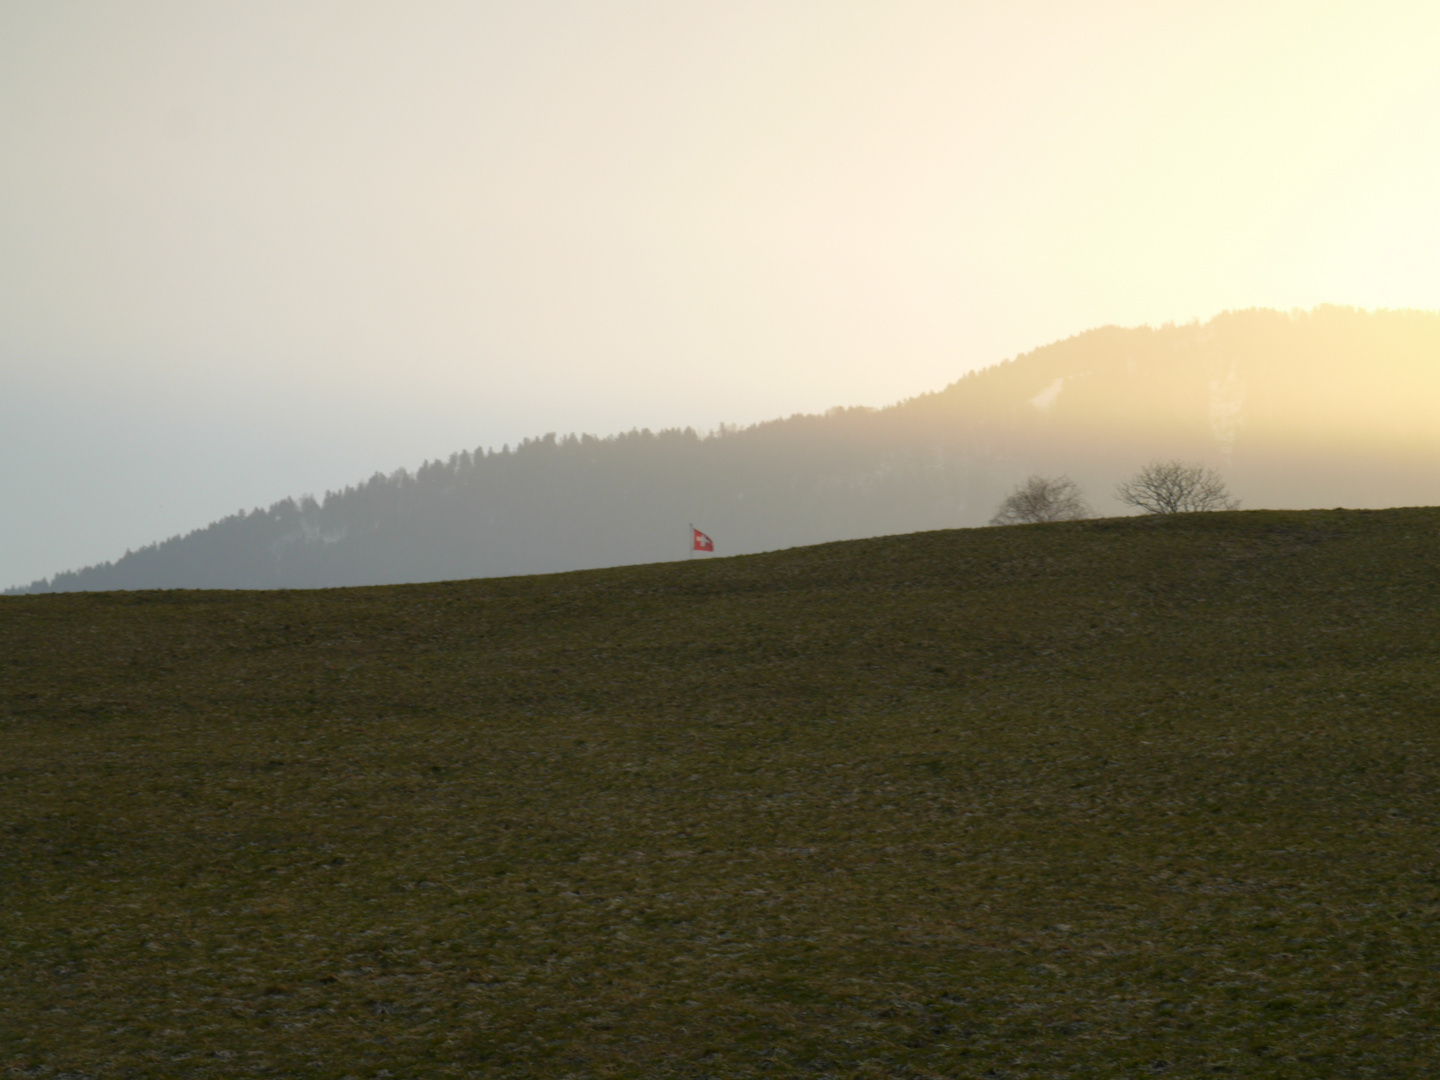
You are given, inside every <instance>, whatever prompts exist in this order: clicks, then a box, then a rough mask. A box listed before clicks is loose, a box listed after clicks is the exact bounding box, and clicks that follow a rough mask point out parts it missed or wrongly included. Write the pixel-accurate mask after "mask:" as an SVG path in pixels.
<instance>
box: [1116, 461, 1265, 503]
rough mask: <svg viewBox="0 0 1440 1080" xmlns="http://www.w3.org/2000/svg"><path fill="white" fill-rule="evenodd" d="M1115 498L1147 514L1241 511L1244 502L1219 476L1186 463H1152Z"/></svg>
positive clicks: (1125, 485)
mask: <svg viewBox="0 0 1440 1080" xmlns="http://www.w3.org/2000/svg"><path fill="white" fill-rule="evenodd" d="M1115 495H1116V496H1117V497H1118V498H1119V500H1120V501H1121V502H1123V503H1128V504H1129V505H1131V506H1138V507H1139V508H1140V509H1141V510H1143V511H1145V513H1147V514H1193V513H1195V512H1196V511H1199V510H1238V509H1240V500H1239V499H1232V498H1231V497H1230V492H1228V491H1226V490H1225V481H1224V480H1222V479H1220V474H1219V473H1217V472H1215V470H1213V469H1207V468H1205V467H1204V466H1203V465H1194V464H1191V463H1189V462H1184V461H1152V462H1151V463H1150V464H1149V465H1146V466H1145V467H1144V468H1143V469H1141V470H1140V471H1139V472H1138V473H1136V474H1135V475H1134V476H1133V477H1131V478H1130V479H1129V480H1126V481H1125V482H1124V483H1123V484H1120V485H1119V486H1117V487H1116V488H1115Z"/></svg>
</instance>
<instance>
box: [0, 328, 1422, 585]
mask: <svg viewBox="0 0 1440 1080" xmlns="http://www.w3.org/2000/svg"><path fill="white" fill-rule="evenodd" d="M1437 392H1440V314H1436V313H1432V312H1417V311H1381V312H1364V311H1357V310H1354V309H1349V308H1338V307H1324V308H1318V309H1316V310H1314V311H1311V312H1296V313H1288V314H1287V313H1281V312H1275V311H1266V310H1251V311H1242V312H1229V313H1226V314H1223V315H1220V316H1217V317H1216V318H1215V319H1213V320H1211V321H1210V322H1208V323H1205V324H1198V323H1196V324H1190V325H1184V326H1164V327H1160V328H1150V327H1139V328H1120V327H1103V328H1100V329H1096V330H1092V331H1088V332H1086V333H1083V334H1080V335H1077V336H1075V337H1072V338H1069V339H1066V340H1064V341H1061V342H1057V343H1054V344H1052V345H1048V346H1045V347H1043V348H1040V349H1037V350H1035V351H1033V352H1030V353H1027V354H1025V355H1022V356H1019V357H1017V358H1015V359H1013V360H1010V361H1007V362H1005V363H1002V364H999V365H996V366H994V367H991V368H987V369H984V370H982V371H978V372H973V373H971V374H968V375H966V376H965V377H963V378H961V379H959V380H958V381H957V382H955V383H953V384H951V385H950V386H948V387H946V388H945V389H943V390H941V391H938V392H936V393H932V394H926V395H922V396H920V397H917V398H913V399H910V400H908V401H904V402H901V403H899V404H897V405H893V406H890V407H888V408H881V409H871V408H864V407H857V408H837V409H833V410H831V411H830V412H828V413H825V414H824V415H802V416H793V417H789V418H787V419H781V420H774V421H769V422H766V423H761V424H756V425H753V426H751V427H746V428H723V429H722V430H720V431H717V432H713V433H710V434H706V435H701V434H698V433H697V432H695V431H693V430H690V429H685V430H667V431H660V432H651V431H631V432H627V433H624V434H620V435H612V436H608V437H604V438H601V437H597V436H593V435H568V436H563V437H561V436H557V435H553V434H552V435H546V436H544V437H542V438H536V439H529V440H526V441H525V442H523V443H521V444H520V445H518V446H516V447H503V448H501V449H500V450H498V451H497V450H487V449H483V448H481V449H477V450H474V451H462V452H459V453H456V454H454V455H452V456H451V457H450V458H449V459H448V460H445V461H432V462H427V463H425V464H423V465H422V466H420V467H419V468H418V469H416V470H414V471H413V472H412V471H408V470H404V469H401V470H397V471H396V472H394V473H392V474H391V475H389V476H384V475H380V474H377V475H375V476H373V477H371V478H370V479H369V480H367V481H364V482H362V483H359V484H356V485H354V486H351V487H347V488H345V489H344V490H342V491H338V492H327V493H326V494H325V495H324V497H323V498H318V499H317V498H312V497H308V496H306V497H301V498H292V499H285V500H283V501H281V502H278V503H275V504H274V505H273V506H270V507H268V508H265V509H255V510H251V511H248V512H239V513H236V514H234V515H232V516H230V517H227V518H224V519H222V520H220V521H217V522H214V523H213V524H211V525H209V526H207V527H205V528H202V529H197V530H195V531H194V532H191V533H189V534H187V535H184V536H176V537H172V538H170V539H168V540H165V541H163V542H160V543H156V544H152V545H150V546H147V547H144V548H141V549H140V550H138V551H131V552H127V553H126V554H125V555H124V556H123V557H121V558H119V559H117V560H115V561H114V562H109V563H103V564H100V565H97V566H91V567H87V568H85V569H81V570H78V571H71V572H65V573H60V574H56V575H55V576H54V577H53V578H50V579H48V580H42V581H37V582H35V583H33V584H31V585H30V586H27V587H22V588H17V589H12V590H10V592H12V593H14V592H45V591H71V590H89V589H145V588H265V587H294V588H307V587H320V586H338V585H365V584H385V583H400V582H416V581H429V580H446V579H453V578H468V577H484V576H501V575H511V574H526V573H543V572H550V571H559V570H571V569H584V568H591V567H599V566H608V565H619V564H626V563H642V562H656V561H663V560H667V559H675V558H683V557H685V555H686V551H687V537H688V534H687V531H686V529H687V523H689V522H692V521H693V522H694V523H696V524H697V525H698V526H700V527H701V528H703V529H705V530H706V531H707V532H708V533H710V534H711V535H712V536H714V537H715V539H716V542H717V551H718V552H719V553H720V554H739V553H745V552H754V551H761V550H767V549H775V548H783V547H790V546H795V545H801V544H810V543H818V542H823V541H828V540H838V539H849V538H856V537H862V536H874V535H883V534H890V533H906V532H916V531H922V530H926V529H936V528H952V527H957V526H960V527H963V526H978V525H982V524H984V523H985V522H986V521H987V520H988V519H989V517H990V515H991V514H992V513H993V511H994V509H995V506H996V504H997V503H998V501H999V500H1000V499H1001V498H1003V497H1004V495H1005V494H1006V492H1007V491H1008V490H1009V489H1010V488H1011V487H1012V486H1013V485H1014V484H1016V483H1017V482H1019V481H1021V480H1023V479H1024V478H1025V477H1026V476H1027V475H1029V474H1031V473H1036V472H1038V473H1044V474H1050V475H1057V474H1061V473H1064V474H1067V475H1069V476H1070V477H1072V478H1073V479H1075V480H1076V481H1077V482H1078V483H1079V484H1080V485H1081V487H1082V488H1083V489H1085V490H1086V492H1087V493H1088V494H1089V496H1090V498H1091V501H1092V503H1093V504H1094V505H1095V507H1096V510H1097V511H1098V512H1100V513H1101V514H1113V513H1119V512H1121V507H1120V506H1119V504H1118V503H1115V502H1114V501H1113V499H1111V498H1110V494H1111V492H1112V491H1113V487H1114V485H1115V483H1116V482H1117V481H1119V480H1121V479H1123V478H1124V477H1125V476H1127V475H1129V473H1131V472H1133V470H1134V469H1136V468H1137V467H1139V466H1140V465H1142V464H1143V463H1144V462H1146V461H1147V460H1151V459H1154V458H1157V457H1164V458H1170V457H1177V458H1184V459H1187V460H1195V461H1199V462H1204V463H1205V464H1207V465H1211V466H1214V467H1216V468H1218V469H1219V470H1220V471H1222V472H1223V473H1224V475H1225V477H1226V479H1227V480H1228V481H1229V484H1230V488H1231V490H1232V492H1233V493H1234V494H1236V495H1237V496H1239V497H1240V498H1241V499H1242V500H1243V501H1244V504H1245V505H1247V506H1251V507H1262V506H1268V507H1289V508H1305V507H1321V506H1335V505H1344V506H1353V507H1364V506H1386V505H1417V504H1433V503H1437V502H1440V434H1437V429H1440V423H1437V422H1436V421H1437V420H1440V417H1437V415H1436V413H1437V409H1436V402H1437V401H1440V393H1437Z"/></svg>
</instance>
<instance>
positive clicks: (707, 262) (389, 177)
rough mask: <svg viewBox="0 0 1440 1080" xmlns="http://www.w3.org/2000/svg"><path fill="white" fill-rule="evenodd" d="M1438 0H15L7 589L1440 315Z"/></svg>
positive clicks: (0, 271)
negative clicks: (675, 446) (1280, 335)
mask: <svg viewBox="0 0 1440 1080" xmlns="http://www.w3.org/2000/svg"><path fill="white" fill-rule="evenodd" d="M1437 55H1440V5H1435V4H1433V3H1428V2H1427V3H1420V2H1413V3H1390V4H1387V3H1384V2H1375V0H1372V2H1369V3H1324V2H1323V0H1307V2H1304V3H1287V2H1276V3H1265V2H1256V0H1250V2H1248V3H1228V2H1225V0H1205V2H1203V3H1178V2H1168V3H1167V2H1164V0H1143V2H1142V0H1134V2H1115V3H1106V2H1104V0H1086V2H1083V3H1082V2H1078V0H1076V2H1072V3H1034V2H1027V0H1007V2H1005V3H998V2H997V3H963V2H956V0H950V2H944V3H920V2H905V0H886V2H884V3H877V2H867V3H847V2H844V0H823V2H815V3H791V2H786V0H763V2H750V0H728V2H727V3H725V4H699V3H684V2H677V0H663V2H660V0H656V2H639V0H607V2H605V3H580V2H569V3H566V2H552V0H515V2H509V3H493V2H486V0H466V2H463V3H439V2H436V3H427V2H424V0H406V2H403V3H401V2H395V3H366V2H360V0H347V2H345V3H338V2H337V3H322V2H304V0H284V2H279V3H270V2H266V0H246V2H244V3H239V2H236V3H224V4H218V3H206V2H203V0H185V2H183V3H147V2H143V0H133V2H129V3H126V4H123V5H122V4H102V3H53V2H50V0H45V2H28V0H9V2H8V3H6V4H4V5H3V6H0V467H3V468H0V508H3V509H0V588H3V587H4V586H6V585H11V584H20V583H25V582H28V581H30V580H32V579H34V578H37V577H41V576H48V575H49V574H52V573H54V572H56V571H60V570H65V569H73V568H77V567H79V566H81V565H84V564H88V563H92V562H96V561H100V560H104V559H110V558H115V557H117V556H119V555H121V554H123V552H124V551H125V550H126V549H127V548H131V547H139V546H141V545H143V544H145V543H149V542H151V541H154V540H158V539H163V538H165V537H167V536H170V535H173V534H175V533H177V532H184V531H188V530H190V529H193V528H197V527H200V526H203V525H205V524H207V523H208V522H210V521H211V520H214V519H215V518H217V517H220V516H222V515H224V514H227V513H231V512H233V511H235V510H237V509H240V508H242V507H244V508H249V507H252V506H256V505H268V504H269V503H271V502H273V501H275V500H277V499H280V498H283V497H285V496H288V495H299V494H303V493H314V494H317V495H318V494H323V493H324V491H325V490H327V489H331V488H340V487H342V486H344V485H345V484H347V483H352V482H355V481H358V480H361V479H364V478H365V477H367V476H369V475H370V474H372V473H374V472H376V471H377V470H378V471H382V472H386V473H389V472H392V471H393V470H395V469H396V468H398V467H402V466H403V467H408V468H414V467H415V466H417V465H419V464H420V463H421V462H422V461H424V460H426V459H428V458H433V457H446V456H448V455H449V454H450V453H452V452H454V451H456V450H460V449H462V448H470V449H473V448H475V447H477V446H487V447H495V448H498V447H500V446H501V445H502V444H505V443H511V444H513V443H515V442H517V441H519V440H520V439H522V438H525V437H527V436H536V435H541V434H544V433H546V432H550V431H557V432H561V433H565V432H569V431H584V432H592V433H596V434H609V433H613V432H616V431H621V430H628V429H630V428H635V427H650V428H661V427H671V426H682V427H683V426H693V427H695V428H697V429H698V430H701V431H706V430H710V429H712V428H714V427H715V426H716V425H718V424H720V423H739V424H746V423H752V422H756V421H760V420H764V419H769V418H773V417H776V416H782V415H789V414H791V413H795V412H814V411H823V410H824V409H827V408H830V407H832V406H836V405H861V404H864V405H885V404H889V403H891V402H894V401H897V400H900V399H903V398H906V397H910V396H913V395H915V394H918V393H923V392H926V391H929V390H936V389H940V388H941V387H943V386H945V385H947V384H948V383H950V382H953V381H954V380H955V379H957V378H959V377H960V376H961V375H963V374H964V373H965V372H966V371H969V370H972V369H974V368H977V367H985V366H989V365H991V364H994V363H997V362H999V361H1002V360H1004V359H1007V358H1009V357H1011V356H1014V355H1016V354H1018V353H1021V352H1025V351H1028V350H1030V349H1032V348H1035V347H1038V346H1040V345H1043V344H1046V343H1048V342H1050V341H1053V340H1056V339H1059V338H1064V337H1068V336H1070V335H1072V334H1075V333H1079V332H1081V331H1083V330H1086V329H1089V328H1091V327H1094V326H1099V325H1105V324H1112V323H1118V324H1122V325H1137V324H1142V323H1150V324H1160V323H1164V322H1170V321H1173V322H1188V321H1190V320H1192V319H1196V318H1199V319H1202V320H1203V319H1208V318H1209V317H1211V316H1213V315H1215V314H1217V313H1218V312H1220V311H1223V310H1226V309H1233V308H1246V307H1255V306H1264V307H1277V308H1281V309H1287V310H1288V309H1291V308H1296V307H1312V306H1314V305H1316V304H1321V303H1340V304H1350V305H1356V306H1360V307H1392V308H1393V307H1418V308H1426V309H1435V308H1437V307H1440V199H1437V198H1436V197H1435V193H1436V192H1437V191H1440V64H1437V63H1436V62H1435V57H1436V56H1437Z"/></svg>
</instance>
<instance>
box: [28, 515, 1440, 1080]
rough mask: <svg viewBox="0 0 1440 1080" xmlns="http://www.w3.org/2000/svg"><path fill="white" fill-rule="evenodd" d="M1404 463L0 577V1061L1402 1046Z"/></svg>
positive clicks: (134, 1065)
mask: <svg viewBox="0 0 1440 1080" xmlns="http://www.w3.org/2000/svg"><path fill="white" fill-rule="evenodd" d="M1437 651H1440V511H1434V510H1395V511H1384V512H1376V513H1360V512H1339V511H1337V512H1329V513H1321V512H1315V513H1270V512H1263V513H1244V514H1210V515H1196V516H1189V517H1183V518H1177V519H1170V520H1164V519H1146V520H1135V519H1130V520H1111V521H1098V522H1086V523H1079V524H1065V525H1053V526H1031V527H1020V528H1011V529H987V530H976V531H965V532H939V533H927V534H921V535H916V536H905V537H894V538H887V539H879V540H868V541H861V542H854V543H846V544H833V545H827V546H823V547H816V548H809V549H804V550H795V551H788V552H781V553H777V554H773V555H765V556H756V557H750V558H739V559H722V560H715V561H710V562H703V563H692V564H668V565H660V566H648V567H634V568H627V569H619V570H608V571H599V572H587V573H578V574H567V575H558V576H552V577H538V578H519V579H501V580H487V581H472V582H458V583H447V584H440V585H422V586H404V587H393V588H376V589H356V590H337V591H330V592H272V593H253V592H234V593H219V592H205V593H200V592H192V593H187V592H173V593H128V594H127V593H112V594H71V595H54V596H41V597H22V598H15V599H9V600H5V601H3V602H0V1075H5V1072H4V1070H5V1069H6V1068H7V1067H8V1069H9V1071H10V1074H12V1075H17V1076H60V1075H68V1076H72V1077H82V1076H94V1077H106V1078H109V1077H151V1076H155V1077H229V1076H251V1075H255V1076H297V1077H301V1076H303V1077H312V1076H314V1077H335V1078H339V1077H345V1076H354V1077H366V1078H369V1077H381V1076H391V1077H396V1078H399V1077H423V1076H486V1077H489V1076H498V1077H510V1076H514V1077H523V1076H534V1077H550V1076H554V1077H559V1076H576V1077H591V1076H596V1077H599V1076H627V1077H628V1076H676V1077H706V1076H713V1077H762V1076H763V1077H791V1076H794V1077H820V1076H837V1077H840V1076H845V1077H848V1076H876V1077H905V1076H914V1077H968V1076H975V1077H981V1076H994V1077H1051V1076H1054V1077H1102V1076H1104V1077H1110V1076H1114V1077H1137V1076H1151V1075H1161V1076H1167V1077H1192V1076H1214V1075H1224V1074H1229V1075H1235V1076H1247V1077H1248V1076H1263V1077H1271V1076H1274V1077H1296V1078H1310V1077H1317V1078H1318V1077H1327V1078H1328V1077H1390V1076H1394V1077H1414V1076H1423V1075H1431V1074H1433V1073H1434V1071H1435V1069H1434V1063H1435V1062H1436V1061H1437V1060H1440V1047H1437V1046H1436V1045H1435V1035H1434V1032H1435V1031H1436V1025H1437V1022H1440V1010H1437V1007H1436V1001H1435V997H1436V991H1435V989H1434V987H1435V984H1436V980H1437V971H1440V947H1437V946H1440V936H1437V931H1440V926H1437V918H1440V815H1437V810H1440V796H1437V792H1436V781H1437V777H1440V726H1437V689H1440V678H1437V673H1440V667H1437V659H1440V657H1437Z"/></svg>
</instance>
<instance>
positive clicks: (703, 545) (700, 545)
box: [690, 525, 715, 551]
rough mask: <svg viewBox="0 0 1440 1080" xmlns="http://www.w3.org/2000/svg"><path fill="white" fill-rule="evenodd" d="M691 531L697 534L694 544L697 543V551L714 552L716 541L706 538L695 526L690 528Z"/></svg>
mask: <svg viewBox="0 0 1440 1080" xmlns="http://www.w3.org/2000/svg"><path fill="white" fill-rule="evenodd" d="M690 531H691V532H692V533H694V534H695V537H694V543H695V550H696V551H714V550H715V541H714V540H711V539H710V538H709V537H708V536H706V535H705V534H704V533H702V532H701V531H700V530H699V529H697V528H695V526H694V525H691V526H690Z"/></svg>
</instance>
